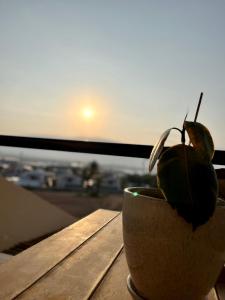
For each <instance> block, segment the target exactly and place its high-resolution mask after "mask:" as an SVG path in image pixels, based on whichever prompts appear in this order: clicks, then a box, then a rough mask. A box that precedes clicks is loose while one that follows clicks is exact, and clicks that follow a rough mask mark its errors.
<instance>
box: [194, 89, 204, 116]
mask: <svg viewBox="0 0 225 300" xmlns="http://www.w3.org/2000/svg"><path fill="white" fill-rule="evenodd" d="M202 97H203V93H202V92H201V94H200V98H199V100H198V106H197V110H196V113H195V119H194V122H196V121H197V117H198V113H199V109H200V105H201V103H202Z"/></svg>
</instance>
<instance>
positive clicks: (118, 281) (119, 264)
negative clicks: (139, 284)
mask: <svg viewBox="0 0 225 300" xmlns="http://www.w3.org/2000/svg"><path fill="white" fill-rule="evenodd" d="M128 274H129V270H128V266H127V262H126V257H125V254H124V252H122V253H121V254H120V256H119V257H118V258H117V260H116V261H115V263H114V264H113V267H112V268H110V270H109V272H108V273H107V274H106V276H105V277H104V279H103V280H102V282H101V283H100V285H99V286H98V287H97V289H96V290H95V291H94V293H93V294H92V296H91V297H90V299H91V300H106V299H107V300H109V299H110V300H118V299H123V300H131V299H132V297H131V296H130V294H129V292H128V290H127V285H126V280H127V276H128Z"/></svg>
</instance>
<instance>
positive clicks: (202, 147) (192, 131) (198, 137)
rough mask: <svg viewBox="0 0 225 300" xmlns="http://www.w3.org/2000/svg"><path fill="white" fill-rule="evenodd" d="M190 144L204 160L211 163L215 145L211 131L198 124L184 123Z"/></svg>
mask: <svg viewBox="0 0 225 300" xmlns="http://www.w3.org/2000/svg"><path fill="white" fill-rule="evenodd" d="M184 128H185V129H186V131H187V133H188V136H189V138H190V142H191V143H192V145H193V147H194V148H195V149H196V150H197V151H198V152H199V154H200V155H201V157H202V159H203V160H205V161H206V162H210V161H211V160H212V158H213V155H214V144H213V139H212V136H211V134H210V132H209V130H208V129H207V128H206V127H205V126H204V125H202V124H201V123H198V122H188V121H185V122H184Z"/></svg>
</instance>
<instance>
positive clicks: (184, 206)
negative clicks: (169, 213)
mask: <svg viewBox="0 0 225 300" xmlns="http://www.w3.org/2000/svg"><path fill="white" fill-rule="evenodd" d="M158 185H159V188H160V189H161V191H162V193H163V194H164V196H165V198H166V199H167V201H168V202H169V204H170V205H171V206H172V207H173V208H175V209H176V210H177V212H178V214H179V215H180V216H182V217H183V218H184V219H185V220H186V221H187V222H189V223H191V224H192V226H193V229H196V228H197V227H198V226H199V225H201V224H204V223H206V222H207V221H208V220H209V218H210V217H211V216H212V214H213V212H214V210H215V204H216V199H217V190H218V188H217V179H216V174H215V170H214V168H213V165H212V164H211V162H210V163H206V162H205V161H204V160H203V159H202V157H201V154H199V151H196V150H195V149H194V148H193V147H191V146H187V145H184V144H180V145H176V146H174V147H171V148H169V149H168V150H166V151H165V152H164V153H163V154H162V156H161V157H160V159H159V162H158Z"/></svg>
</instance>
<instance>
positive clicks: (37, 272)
mask: <svg viewBox="0 0 225 300" xmlns="http://www.w3.org/2000/svg"><path fill="white" fill-rule="evenodd" d="M118 214H119V213H118V212H115V211H108V210H98V211H96V212H94V213H92V214H90V215H89V216H87V217H86V218H84V219H82V220H80V221H78V222H76V223H74V224H72V225H71V226H68V227H67V228H65V229H64V230H62V231H60V232H58V233H56V234H54V235H52V236H51V237H49V238H48V239H46V240H43V241H42V242H40V243H38V244H36V245H35V246H33V247H31V248H29V249H28V250H26V251H24V252H22V253H21V254H19V255H17V256H15V257H13V258H12V259H11V260H10V261H9V262H6V263H4V264H3V265H1V266H0V299H2V300H7V299H12V298H14V297H16V296H17V295H18V294H20V293H21V292H22V291H24V290H25V289H27V288H28V287H29V286H31V285H32V284H33V283H34V282H36V281H37V280H38V279H39V278H41V277H42V276H43V275H44V274H45V273H47V272H48V271H49V270H51V269H52V268H53V267H54V266H55V265H57V264H58V263H60V262H61V261H62V260H63V259H65V257H67V256H68V255H69V254H70V253H71V252H73V251H74V250H75V249H77V248H78V247H80V246H81V245H82V244H83V243H84V242H85V241H87V240H88V239H89V238H90V237H91V236H93V235H94V234H95V233H96V232H98V231H99V230H100V229H101V228H102V227H104V226H105V225H106V224H108V223H109V222H110V221H111V220H112V219H113V218H115V217H116V216H117V215H118ZM40 222H41V220H40ZM39 299H40V298H39Z"/></svg>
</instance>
